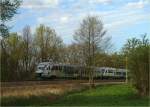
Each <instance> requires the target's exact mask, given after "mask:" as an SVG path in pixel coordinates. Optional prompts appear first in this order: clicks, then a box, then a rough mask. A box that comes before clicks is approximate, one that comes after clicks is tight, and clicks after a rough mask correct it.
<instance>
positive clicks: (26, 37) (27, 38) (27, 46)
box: [23, 26, 32, 72]
mask: <svg viewBox="0 0 150 107" xmlns="http://www.w3.org/2000/svg"><path fill="white" fill-rule="evenodd" d="M31 42H32V41H31V31H30V26H26V27H24V29H23V47H24V57H23V66H24V69H25V72H29V70H30V66H31V59H32V44H31Z"/></svg>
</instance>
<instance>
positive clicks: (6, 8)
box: [0, 0, 21, 37]
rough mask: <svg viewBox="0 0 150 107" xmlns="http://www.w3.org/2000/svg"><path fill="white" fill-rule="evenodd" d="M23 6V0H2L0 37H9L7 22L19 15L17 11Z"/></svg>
mask: <svg viewBox="0 0 150 107" xmlns="http://www.w3.org/2000/svg"><path fill="white" fill-rule="evenodd" d="M20 4H21V0H1V1H0V16H1V17H0V20H1V24H0V36H3V37H6V36H8V26H6V25H5V22H7V21H8V20H11V18H12V17H13V16H14V15H15V14H17V9H18V7H19V6H20Z"/></svg>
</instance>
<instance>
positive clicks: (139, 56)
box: [123, 34, 150, 96]
mask: <svg viewBox="0 0 150 107" xmlns="http://www.w3.org/2000/svg"><path fill="white" fill-rule="evenodd" d="M149 47H150V44H149V39H148V38H147V37H146V34H145V35H144V36H143V37H142V39H136V38H132V39H129V40H128V41H127V43H126V44H125V45H124V47H123V52H124V53H125V54H126V56H127V57H128V68H129V71H130V73H131V79H132V84H133V85H134V86H135V88H136V89H137V90H138V92H139V94H140V95H141V96H145V95H148V94H149Z"/></svg>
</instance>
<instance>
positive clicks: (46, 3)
mask: <svg viewBox="0 0 150 107" xmlns="http://www.w3.org/2000/svg"><path fill="white" fill-rule="evenodd" d="M88 15H94V16H98V17H99V18H100V19H101V20H102V21H103V24H104V29H106V30H107V33H106V36H110V37H111V38H112V44H113V50H116V51H117V50H119V49H121V47H122V46H123V45H124V44H125V42H126V40H127V39H128V38H132V37H137V38H140V36H141V35H142V34H145V33H147V34H148V35H150V0H23V2H22V5H21V6H20V8H19V10H18V14H17V15H15V17H14V18H13V19H12V20H11V21H10V22H9V25H11V26H12V29H11V31H12V32H18V33H22V29H23V28H24V27H25V26H26V25H29V26H30V27H31V30H32V33H34V32H35V28H36V27H37V26H39V25H40V24H45V25H46V26H49V27H51V28H53V29H55V30H56V32H57V34H58V36H61V38H62V39H63V41H64V43H65V44H71V43H72V42H73V35H74V32H75V30H76V29H78V28H79V26H80V23H81V22H82V20H83V19H84V18H85V17H86V16H88Z"/></svg>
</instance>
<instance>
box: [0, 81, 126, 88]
mask: <svg viewBox="0 0 150 107" xmlns="http://www.w3.org/2000/svg"><path fill="white" fill-rule="evenodd" d="M111 83H116V84H117V83H124V80H95V84H111ZM0 84H1V87H6V88H7V87H22V86H43V85H44V86H45V85H60V84H61V85H62V84H88V80H64V79H63V80H60V79H55V80H49V81H21V82H0Z"/></svg>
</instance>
